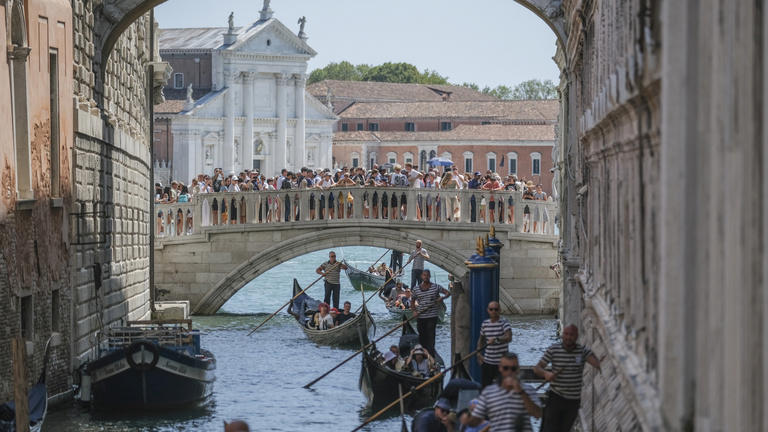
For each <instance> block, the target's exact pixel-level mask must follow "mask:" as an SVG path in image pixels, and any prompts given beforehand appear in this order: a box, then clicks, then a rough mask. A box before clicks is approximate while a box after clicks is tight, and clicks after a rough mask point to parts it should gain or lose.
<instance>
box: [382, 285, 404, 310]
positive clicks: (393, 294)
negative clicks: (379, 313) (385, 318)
mask: <svg viewBox="0 0 768 432" xmlns="http://www.w3.org/2000/svg"><path fill="white" fill-rule="evenodd" d="M379 297H381V298H382V300H384V301H385V302H386V303H387V307H392V306H395V303H396V302H397V300H398V299H399V298H400V297H405V290H404V289H403V283H402V282H400V281H398V282H397V284H395V288H394V289H392V290H390V291H389V297H386V298H385V297H383V296H382V295H381V293H379Z"/></svg>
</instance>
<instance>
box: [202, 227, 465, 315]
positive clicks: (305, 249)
mask: <svg viewBox="0 0 768 432" xmlns="http://www.w3.org/2000/svg"><path fill="white" fill-rule="evenodd" d="M350 232H352V233H353V235H350ZM354 233H360V231H359V228H356V227H354V228H352V229H350V228H333V229H326V230H322V231H313V232H309V233H306V234H302V235H300V236H298V237H294V238H291V239H289V240H286V241H283V242H280V243H278V244H276V245H274V246H272V247H270V248H268V249H265V250H263V251H261V252H260V253H257V254H255V255H253V256H252V257H251V258H250V259H248V260H247V261H245V262H243V263H242V264H240V265H239V266H237V267H236V268H235V269H234V270H232V271H231V272H229V273H228V274H227V275H226V276H225V277H224V278H223V279H222V280H221V281H219V282H218V283H217V284H216V285H215V286H213V288H212V289H211V290H210V291H208V293H207V294H206V295H205V296H203V298H202V300H200V302H199V303H198V304H197V306H195V308H194V309H193V310H192V313H193V314H201V315H210V314H214V313H216V311H218V310H219V308H221V306H223V305H224V303H226V302H227V300H229V299H230V297H232V296H233V295H234V294H235V293H237V292H238V291H240V289H241V288H242V287H244V286H245V285H246V284H247V283H248V282H250V281H251V280H253V279H254V278H256V277H258V276H259V275H261V274H262V273H264V272H266V271H267V270H269V269H271V268H273V267H276V266H278V265H279V264H281V263H283V262H285V261H287V260H290V259H292V258H296V257H298V256H301V255H304V254H307V253H309V252H314V251H318V250H323V249H328V248H332V247H343V246H374V247H384V248H388V249H394V250H397V251H400V252H406V253H407V252H410V251H411V249H412V247H413V245H414V243H415V242H416V240H422V242H423V244H424V247H425V248H426V249H427V250H428V251H429V254H430V262H432V263H434V264H435V265H437V266H438V267H441V268H443V269H445V270H446V271H448V272H449V273H451V274H452V275H454V276H457V277H459V278H463V277H465V276H466V275H467V273H468V272H469V269H468V268H467V266H466V264H464V260H466V259H467V257H466V256H464V255H462V254H460V253H459V252H457V251H456V250H453V249H450V248H447V247H445V246H444V245H441V244H440V243H438V242H435V241H433V240H429V239H426V238H422V237H420V236H418V235H417V234H414V233H411V232H407V231H400V230H396V229H387V228H366V229H365V235H354ZM297 245H301V247H297ZM286 289H288V288H286Z"/></svg>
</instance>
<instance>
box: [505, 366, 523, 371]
mask: <svg viewBox="0 0 768 432" xmlns="http://www.w3.org/2000/svg"><path fill="white" fill-rule="evenodd" d="M518 369H519V368H518V367H517V366H502V367H501V370H503V371H512V372H517V370H518Z"/></svg>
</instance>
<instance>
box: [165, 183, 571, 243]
mask: <svg viewBox="0 0 768 432" xmlns="http://www.w3.org/2000/svg"><path fill="white" fill-rule="evenodd" d="M403 198H405V199H403ZM510 202H511V205H510ZM385 204H386V206H385ZM558 215H559V209H558V207H557V204H556V203H555V202H553V201H551V199H550V200H549V201H533V200H523V199H522V193H521V192H516V191H486V190H480V189H462V190H446V189H442V190H441V189H412V188H393V187H386V188H381V187H349V188H346V187H334V188H331V189H298V190H297V189H292V190H282V191H254V192H223V193H211V194H200V195H196V196H194V197H192V199H191V200H190V202H188V203H171V204H160V203H158V204H155V234H156V236H157V237H172V236H181V235H189V234H198V233H200V232H201V231H202V229H204V228H205V227H210V226H216V225H242V224H266V225H288V224H293V223H308V222H317V223H318V224H325V223H329V222H330V221H339V222H345V221H350V222H352V221H362V220H365V221H372V220H379V221H381V222H387V223H389V224H396V223H400V222H401V221H409V222H420V223H423V224H425V225H428V226H430V227H431V226H443V227H445V228H446V229H450V227H451V226H467V225H476V224H480V225H490V224H491V223H493V224H494V225H507V226H511V227H512V229H511V231H513V232H519V233H528V234H537V235H555V217H556V216H558Z"/></svg>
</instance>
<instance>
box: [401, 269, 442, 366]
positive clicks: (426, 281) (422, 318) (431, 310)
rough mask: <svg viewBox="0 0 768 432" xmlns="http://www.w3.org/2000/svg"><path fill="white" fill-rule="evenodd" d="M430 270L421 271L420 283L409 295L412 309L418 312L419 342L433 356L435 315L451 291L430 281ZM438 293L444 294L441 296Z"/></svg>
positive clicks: (434, 353) (434, 352) (434, 354)
mask: <svg viewBox="0 0 768 432" xmlns="http://www.w3.org/2000/svg"><path fill="white" fill-rule="evenodd" d="M430 277H431V274H430V271H429V270H424V271H422V272H421V285H419V286H418V287H417V288H414V289H413V291H412V293H411V295H412V296H413V300H414V301H415V304H414V309H415V310H416V312H417V313H418V314H419V317H418V318H417V319H416V328H417V331H418V332H419V343H420V344H421V345H422V346H423V347H424V349H426V350H427V351H428V352H429V353H430V354H431V355H432V356H433V357H434V356H436V355H437V352H436V351H435V331H436V329H437V316H438V313H439V309H440V308H439V304H440V303H441V302H444V301H445V299H447V298H448V297H450V296H451V292H450V291H448V290H447V289H445V288H443V287H442V286H440V285H438V284H436V283H434V282H432V281H430ZM440 294H445V295H444V296H441V295H440Z"/></svg>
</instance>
